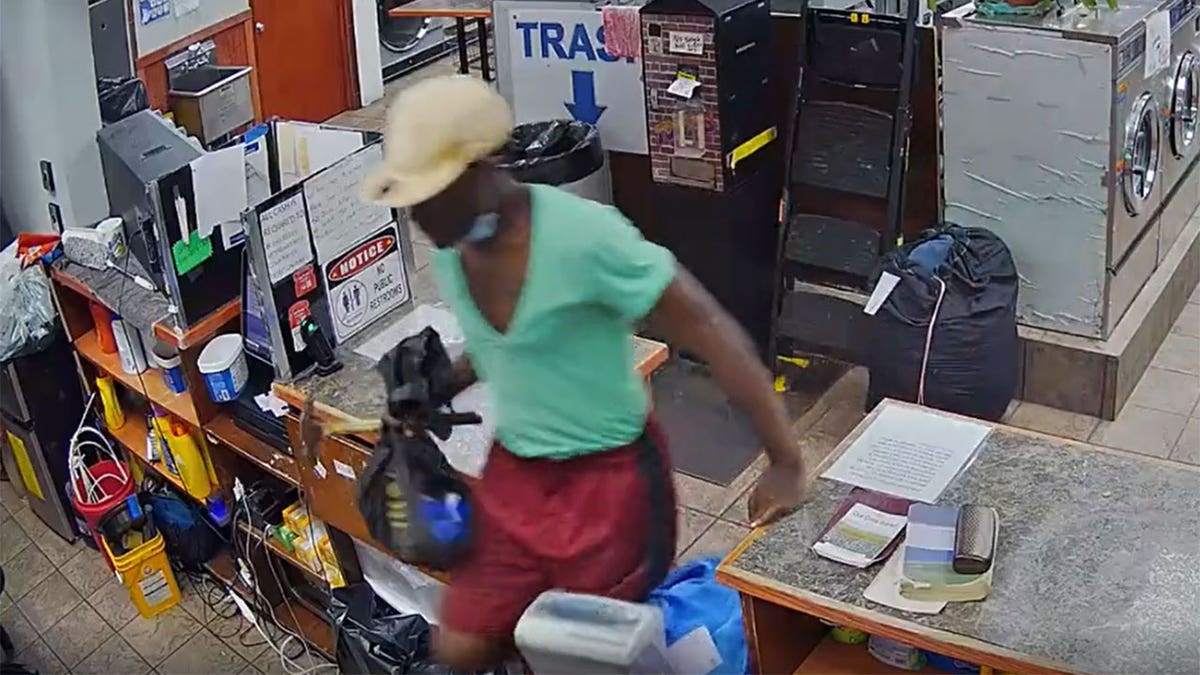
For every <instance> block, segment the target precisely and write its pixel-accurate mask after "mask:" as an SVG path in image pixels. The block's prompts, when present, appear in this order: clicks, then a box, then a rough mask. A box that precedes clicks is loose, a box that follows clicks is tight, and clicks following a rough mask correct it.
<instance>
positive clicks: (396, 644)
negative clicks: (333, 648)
mask: <svg viewBox="0 0 1200 675" xmlns="http://www.w3.org/2000/svg"><path fill="white" fill-rule="evenodd" d="M329 613H330V617H331V618H332V619H333V625H334V626H335V627H336V629H337V665H338V671H339V672H341V673H344V674H345V675H368V674H372V675H373V674H377V673H388V674H389V675H391V674H392V673H449V672H450V671H449V670H445V669H440V668H438V667H437V666H434V665H432V664H430V663H429V662H428V659H429V623H428V622H427V621H425V619H424V618H423V617H422V616H421V615H420V614H407V615H405V614H401V613H400V612H397V611H396V610H394V609H392V608H391V606H389V605H388V604H387V603H386V602H384V601H383V600H382V599H381V598H379V597H378V596H377V595H375V592H374V591H372V590H371V587H370V586H368V585H367V584H354V585H353V586H347V587H345V588H338V589H334V591H333V597H332V598H331V600H330V605H329Z"/></svg>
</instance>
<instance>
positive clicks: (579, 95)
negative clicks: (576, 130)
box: [564, 70, 607, 124]
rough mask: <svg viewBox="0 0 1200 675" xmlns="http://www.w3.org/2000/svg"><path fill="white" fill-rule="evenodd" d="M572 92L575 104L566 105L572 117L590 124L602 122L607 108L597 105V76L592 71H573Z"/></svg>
mask: <svg viewBox="0 0 1200 675" xmlns="http://www.w3.org/2000/svg"><path fill="white" fill-rule="evenodd" d="M571 92H572V95H573V96H574V97H575V102H574V103H565V104H564V105H566V106H567V112H569V113H571V117H574V118H575V119H577V120H579V121H580V122H586V123H588V124H595V123H596V122H598V121H600V115H603V114H604V111H605V109H606V108H607V106H602V105H596V74H595V73H593V72H592V71H590V70H572V71H571Z"/></svg>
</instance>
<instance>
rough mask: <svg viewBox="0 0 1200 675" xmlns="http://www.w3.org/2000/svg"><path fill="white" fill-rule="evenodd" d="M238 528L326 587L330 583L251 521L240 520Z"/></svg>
mask: <svg viewBox="0 0 1200 675" xmlns="http://www.w3.org/2000/svg"><path fill="white" fill-rule="evenodd" d="M238 529H239V530H241V531H242V532H244V533H246V534H248V535H250V536H251V537H254V538H255V539H258V540H259V541H261V542H263V545H264V546H266V547H267V548H268V549H270V551H271V553H274V554H275V556H276V557H278V558H280V559H282V560H283V561H284V562H286V563H288V564H290V565H292V566H293V567H295V568H297V569H299V570H300V571H301V572H304V573H305V574H306V575H308V576H309V577H310V578H312V580H313V581H316V582H318V583H319V584H321V585H322V586H325V587H327V586H328V585H329V582H327V581H325V580H324V579H323V578H321V574H320V573H319V572H317V571H315V570H313V568H311V567H309V566H308V563H306V562H304V561H303V560H301V559H300V558H297V557H296V555H295V554H294V553H291V552H290V551H288V550H287V549H285V548H284V547H283V545H282V544H280V543H279V542H278V541H276V540H275V538H274V537H268V536H267V535H266V533H265V532H262V531H260V530H258V529H255V528H253V527H250V525H249V523H246V522H245V521H239V522H238Z"/></svg>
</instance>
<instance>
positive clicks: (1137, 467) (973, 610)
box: [722, 402, 1200, 673]
mask: <svg viewBox="0 0 1200 675" xmlns="http://www.w3.org/2000/svg"><path fill="white" fill-rule="evenodd" d="M885 405H901V404H896V403H893V402H885ZM877 410H878V409H877ZM938 414H940V413H938ZM872 419H873V416H871V417H868V418H867V419H866V420H864V422H863V425H866V424H869V423H870V421H871V420H872ZM862 428H864V427H863V426H861V425H860V427H859V429H860V430H861V429H862ZM855 435H857V434H852V435H851V438H853V437H854V436H855ZM844 446H845V442H843V447H844ZM836 454H840V453H835V455H836ZM849 490H850V488H849V487H848V486H846V485H842V484H839V483H834V482H831V481H828V480H824V479H820V480H818V481H817V485H816V486H815V488H814V493H815V494H814V497H813V499H812V501H811V502H809V503H808V504H807V505H806V506H805V507H804V508H802V509H801V510H800V511H799V512H797V513H795V514H793V515H792V516H790V517H788V518H786V519H784V520H783V521H781V522H780V523H778V524H776V525H775V526H773V527H771V528H770V529H768V530H766V531H765V532H759V533H757V534H758V538H757V539H755V540H753V541H752V543H749V544H748V545H745V547H744V549H742V550H741V551H740V553H735V555H733V556H731V557H730V560H727V561H726V562H725V563H724V565H723V566H722V576H723V578H724V579H726V580H727V582H729V583H732V585H735V586H737V587H738V588H739V590H741V591H742V592H747V593H749V594H751V595H754V594H755V593H754V592H753V591H751V590H747V585H750V586H754V585H756V584H760V583H765V584H767V585H769V586H770V587H771V589H772V590H773V592H774V593H773V594H774V595H776V596H778V595H780V594H783V595H789V596H794V597H796V598H798V599H799V600H800V601H801V602H802V603H803V604H804V605H805V606H809V607H816V608H817V611H814V612H808V613H814V614H819V613H821V612H822V611H824V610H825V609H834V610H836V611H848V612H850V613H851V614H853V615H854V616H856V617H865V618H867V619H868V620H869V619H870V617H871V615H873V616H874V617H875V618H878V619H879V620H881V621H882V622H885V623H888V624H889V625H892V626H899V627H900V628H901V629H902V630H904V629H909V630H914V631H918V632H920V631H922V630H923V629H934V630H935V631H938V630H940V631H948V632H949V633H953V634H957V636H962V637H965V638H968V640H967V641H968V642H970V643H974V644H973V647H974V648H975V649H979V650H981V651H983V652H989V653H1005V652H1007V653H1009V654H1010V655H1011V654H1012V653H1015V654H1017V655H1023V656H1027V657H1028V660H1029V661H1030V662H1032V663H1040V664H1043V665H1045V666H1047V667H1050V668H1056V669H1061V670H1071V671H1083V672H1105V673H1149V672H1163V673H1196V672H1200V469H1198V468H1197V467H1193V466H1189V465H1183V464H1177V463H1173V462H1170V461H1166V460H1158V459H1155V458H1150V457H1142V456H1135V455H1130V454H1126V453H1119V452H1117V451H1110V450H1107V449H1101V448H1098V447H1096V446H1091V445H1087V444H1083V443H1075V442H1072V441H1067V440H1065V439H1057V438H1053V437H1048V436H1043V435H1039V434H1035V433H1032V432H1026V431H1021V430H1017V429H1013V428H1011V427H1006V426H1004V425H995V426H994V428H993V430H992V432H991V433H990V434H989V436H988V437H987V439H985V440H984V442H983V446H982V448H981V450H980V452H979V455H978V457H977V458H976V460H975V462H974V464H972V465H971V466H970V467H969V468H968V469H967V470H966V472H964V473H963V474H962V475H961V476H959V477H958V478H957V479H955V481H954V482H953V483H951V485H950V486H949V487H948V488H947V489H946V492H945V493H944V494H943V495H942V499H941V501H940V503H942V504H949V505H957V504H965V503H978V504H983V505H989V506H994V507H995V508H996V509H997V510H998V511H999V512H1000V539H999V550H998V554H997V559H996V567H995V577H994V580H993V590H992V594H991V596H990V597H989V598H988V599H987V600H986V601H983V602H979V603H950V604H949V605H948V606H947V607H946V609H945V610H943V611H942V613H941V614H938V615H933V616H924V615H913V614H906V613H904V612H899V611H895V610H892V609H890V608H887V607H883V606H880V605H876V604H874V603H871V602H868V601H866V600H865V599H863V597H862V591H863V589H865V588H866V586H867V585H868V584H869V583H870V582H871V580H872V579H873V578H874V576H875V574H876V573H877V572H878V571H879V566H878V565H876V566H874V567H872V568H869V569H867V570H856V569H853V568H850V567H847V566H845V565H840V564H838V563H834V562H831V561H828V560H825V559H824V558H820V557H818V556H817V555H816V554H815V553H813V552H812V551H811V549H810V548H809V547H810V546H811V544H812V543H813V542H814V541H816V539H817V537H818V535H819V534H820V532H821V531H822V530H823V529H824V527H825V525H826V523H827V522H828V520H829V518H830V517H831V515H832V513H833V511H834V509H835V508H836V507H837V505H838V504H839V503H840V502H841V500H842V499H843V497H844V496H845V495H846V493H848V492H849ZM751 536H752V537H753V536H755V535H751ZM766 599H769V600H770V599H771V598H766ZM896 619H902V620H903V621H900V622H898V621H896ZM909 622H911V623H909ZM950 637H951V638H956V636H950ZM955 641H958V640H957V639H956V640H955Z"/></svg>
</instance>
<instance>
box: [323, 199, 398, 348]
mask: <svg viewBox="0 0 1200 675" xmlns="http://www.w3.org/2000/svg"><path fill="white" fill-rule="evenodd" d="M321 269H322V271H323V272H324V275H325V291H326V293H327V294H328V296H329V310H330V314H332V315H333V333H334V337H335V338H336V341H337V343H338V344H342V343H343V342H345V341H346V340H348V339H350V338H351V337H353V336H354V335H355V334H356V333H358V332H359V331H361V330H362V329H364V328H366V327H367V326H368V325H370V324H371V322H372V321H375V320H376V319H378V318H379V317H381V316H383V315H384V314H387V313H388V312H389V311H391V310H392V309H395V308H396V307H399V306H400V305H402V304H404V302H405V301H407V300H408V279H407V277H406V276H405V273H404V260H403V257H402V255H401V252H400V233H399V232H398V231H397V230H396V224H395V223H388V225H387V227H385V228H383V229H382V230H379V231H377V232H375V233H374V234H372V235H371V236H369V237H367V238H366V239H364V240H362V241H361V242H360V243H359V244H357V245H355V246H354V247H353V248H351V249H350V250H348V251H346V252H345V253H343V254H342V255H340V256H338V257H336V258H334V259H333V260H331V261H329V262H328V263H325V264H324V265H323V266H322V267H321Z"/></svg>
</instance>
